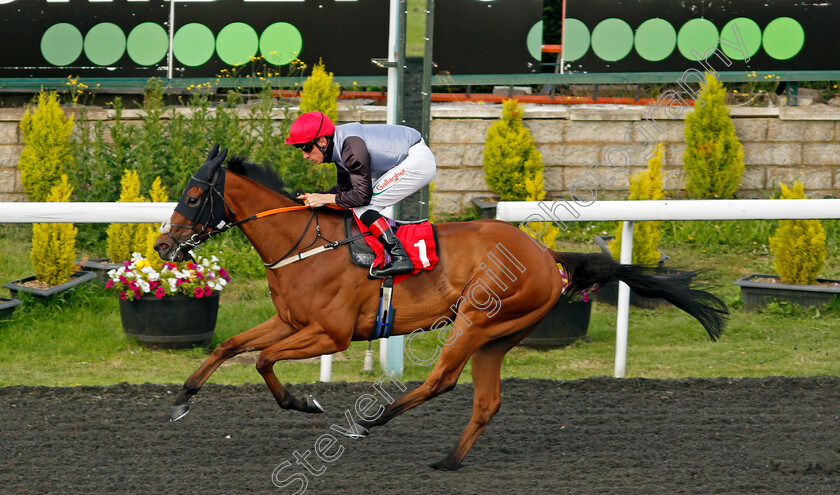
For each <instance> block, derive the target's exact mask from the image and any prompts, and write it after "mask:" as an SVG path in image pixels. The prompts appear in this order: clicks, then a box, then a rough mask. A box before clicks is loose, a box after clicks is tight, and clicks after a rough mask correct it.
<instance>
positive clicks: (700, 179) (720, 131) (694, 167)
mask: <svg viewBox="0 0 840 495" xmlns="http://www.w3.org/2000/svg"><path fill="white" fill-rule="evenodd" d="M725 97H726V88H724V87H723V85H722V84H721V83H720V82H719V81H718V80H717V79H715V77H714V76H712V75H711V74H709V73H706V82H705V86H704V89H703V92H702V93H701V94H700V98H701V99H702V100H703V102H704V104H703V105H700V104H697V105H694V111H693V112H691V113H690V114H688V115H687V116H686V118H685V144H686V147H685V153H684V154H683V162H684V163H685V174H686V183H685V192H686V195H687V196H688V197H689V198H696V199H717V198H731V197H733V196H735V193H736V192H737V191H738V186H739V185H740V184H741V178H742V177H743V175H744V147H743V146H741V143H740V141H738V136H736V135H735V124H733V123H732V118H731V117H730V116H729V107H727V106H726V103H725V101H724V99H725Z"/></svg>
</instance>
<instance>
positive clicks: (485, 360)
mask: <svg viewBox="0 0 840 495" xmlns="http://www.w3.org/2000/svg"><path fill="white" fill-rule="evenodd" d="M226 155H227V150H224V151H222V152H221V153H219V152H218V145H217V146H216V147H215V148H214V149H213V150H212V151H211V152H210V155H209V156H208V158H207V160H206V161H205V163H204V164H203V165H202V166H201V167H200V168H199V169H198V170H197V171H196V173H195V174H194V175H193V176H192V178H191V180H190V182H189V183H188V184H187V187H186V188H185V190H184V192H183V195H182V197H181V199H180V201H179V202H178V206H176V208H175V211H174V212H173V214H172V216H171V218H170V220H169V222H164V225H163V226H162V227H161V232H162V234H161V236H160V237H159V238H158V239H157V240H156V241H155V249H156V250H157V251H158V253H159V254H160V256H161V258H163V259H165V260H170V261H181V260H183V259H185V257H188V256H189V254H188V253H189V251H190V250H191V249H192V248H193V247H195V246H196V245H198V244H200V243H201V242H203V241H205V240H206V239H208V238H210V237H211V236H213V235H215V234H218V233H220V232H222V231H224V230H227V229H228V228H230V227H231V226H237V227H239V228H240V229H241V230H242V231H243V232H244V234H245V236H246V237H247V238H248V240H249V241H250V242H251V244H252V245H253V246H254V248H255V249H256V251H257V252H258V253H259V256H260V257H261V258H262V260H263V262H264V263H265V264H266V267H267V268H266V277H267V278H268V284H269V287H270V290H271V298H272V301H273V303H274V308H275V310H276V314H275V315H273V316H272V317H271V318H269V319H268V320H267V321H266V322H264V323H262V324H260V325H257V326H256V327H254V328H251V329H250V330H247V331H245V332H243V333H241V334H239V335H236V336H234V337H231V338H229V339H227V340H226V341H225V342H224V343H222V344H221V345H219V346H218V347H217V348H216V349H215V350H214V351H213V352H212V354H211V355H210V356H209V357H208V358H207V360H206V361H205V362H204V363H203V364H202V365H201V366H200V367H199V368H198V369H197V370H196V371H195V372H194V373H193V374H192V375H190V377H189V378H187V380H186V382H185V383H184V386H183V388H182V389H181V391H180V393H179V395H178V397H177V399H176V400H175V404H174V405H173V411H172V417H171V420H173V421H175V420H178V419H180V418H181V417H183V416H184V415H186V414H187V412H188V411H189V406H188V401H189V400H190V398H191V397H192V396H193V395H195V394H196V393H197V392H198V390H199V389H200V388H201V386H202V384H204V382H205V381H206V380H207V378H208V377H209V376H210V375H211V374H212V373H213V372H214V371H215V370H216V368H218V367H219V365H221V364H222V362H223V361H225V360H226V359H228V358H231V357H233V356H235V355H237V354H239V353H241V352H245V351H255V350H257V351H260V353H259V357H258V359H257V362H256V368H257V371H258V372H259V373H260V375H262V377H263V379H264V380H265V383H266V385H267V386H268V388H269V390H270V391H271V393H272V394H273V395H274V398H275V400H276V402H277V404H278V405H279V406H280V407H281V408H283V409H294V410H297V411H303V412H309V413H318V412H323V409H322V408H321V406H320V404H318V402H317V401H316V400H315V399H314V398H311V397H309V398H306V399H300V398H296V397H294V396H293V395H292V394H291V393H289V391H287V390H286V388H285V387H284V386H283V385H282V384H281V383H280V381H279V380H278V378H277V376H276V375H275V373H274V363H276V362H277V361H280V360H284V359H303V358H310V357H314V356H320V355H323V354H331V353H335V352H339V351H342V350H344V349H347V347H348V346H349V345H350V342H352V341H364V340H369V339H370V337H371V333H372V331H373V326H374V315H375V312H376V310H377V304H378V302H379V298H378V295H379V289H380V281H379V280H370V279H369V278H368V271H367V270H366V269H364V268H361V267H357V266H354V265H352V264H351V263H350V260H349V255H348V253H347V251H346V250H345V249H343V248H340V249H333V250H327V251H325V252H323V253H321V254H318V255H317V256H311V257H307V258H305V259H303V260H300V261H297V262H294V263H290V264H288V265H286V266H283V267H280V268H271V267H270V266H271V265H272V264H276V263H277V262H278V260H280V259H282V258H287V257H288V256H289V255H291V254H292V253H293V252H294V253H296V252H298V251H302V250H303V249H306V248H309V247H311V246H316V245H324V244H326V243H327V242H326V240H325V239H327V240H336V239H342V238H344V235H345V233H344V223H343V214H342V213H340V212H336V211H334V210H330V209H326V208H318V209H317V211H316V210H312V209H310V208H308V207H306V206H303V205H301V203H300V202H299V201H297V200H296V199H294V197H293V196H292V195H291V194H290V193H288V192H286V191H284V189H283V182H282V179H281V178H280V177H279V175H277V174H276V173H274V172H273V171H272V170H271V168H270V167H268V166H259V165H256V164H252V163H247V162H245V161H243V160H242V159H241V158H235V159H234V158H232V159H231V160H229V161H228V164H227V165H228V167H227V168H224V167H222V164H223V162H224V161H225V157H226ZM278 208H279V210H278ZM278 211H282V212H283V213H277V212H278ZM313 216H314V217H315V218H316V221H315V222H314V223H313V222H312V218H313ZM436 227H437V236H438V246H437V249H438V257H439V260H440V261H439V263H438V265H437V266H436V267H435V268H434V269H433V270H431V271H423V272H421V273H418V274H417V275H414V276H411V277H409V278H408V279H406V280H404V281H403V282H400V283H399V284H397V285H396V286H395V287H394V293H393V304H394V308H395V321H394V324H393V333H392V335H405V334H409V333H412V332H413V331H417V330H420V329H422V330H429V329H440V328H441V327H445V325H446V324H449V325H450V326H449V327H446V328H449V329H451V331H450V330H446V331H450V333H449V336H448V337H447V339H446V342H445V344H446V345H443V346H442V348H440V347H439V351H440V354H439V357H438V359H437V362H436V364H435V366H434V368H433V369H432V371H431V373H430V374H429V376H428V378H427V379H426V381H425V382H424V383H423V384H422V385H420V386H419V387H418V388H416V389H414V390H412V391H409V392H407V393H405V394H404V395H403V396H401V397H399V398H397V399H396V400H393V401H392V402H391V403H390V404H388V405H387V406H385V407H384V410H381V414H379V415H378V416H376V417H374V418H367V419H364V418H361V419H360V421H358V422H357V424H356V425H355V428H356V434H355V435H348V436H355V437H358V436H366V435H367V434H368V433H369V432H370V429H371V428H372V427H375V426H381V425H384V424H385V423H387V422H388V421H390V420H391V419H393V418H394V417H396V416H398V415H399V414H401V413H403V412H405V411H407V410H409V409H411V408H413V407H415V406H417V405H420V404H422V403H423V402H426V401H428V400H429V399H432V398H433V397H436V396H438V395H440V394H442V393H444V392H447V391H449V390H452V389H453V388H454V387H455V384H456V383H457V381H458V377H459V375H460V374H461V371H462V370H463V368H464V366H465V365H466V364H467V360H469V359H470V358H472V378H473V384H474V399H473V413H472V418H471V419H470V421H469V423H468V424H467V426H466V428H465V429H464V431H463V433H462V434H461V437H460V439H459V440H458V442H457V443H456V444H455V447H454V448H453V449H452V450H451V451H450V452H449V454H448V455H447V456H446V457H445V458H444V459H442V460H441V461H440V462H437V463H435V464H433V465H432V467H434V468H436V469H444V470H455V469H457V468H458V467H460V466H461V463H462V461H463V460H464V457H465V456H466V455H467V453H468V452H469V450H470V448H471V447H472V446H473V444H474V443H475V441H476V440H477V439H478V437H479V435H480V434H481V433H482V431H483V430H484V428H485V427H486V426H487V423H488V421H490V419H491V418H492V417H493V415H494V414H495V413H496V412H497V411H498V410H499V405H500V370H501V366H502V360H503V358H504V356H505V354H506V353H507V352H508V351H509V350H510V349H511V348H512V347H513V346H515V345H516V344H517V343H519V342H520V341H521V340H522V339H523V338H525V336H527V335H528V333H529V332H530V331H531V330H533V329H534V327H535V326H536V325H537V324H538V323H539V322H540V320H542V319H543V317H545V316H546V314H547V313H548V312H549V310H550V309H551V308H552V307H553V306H554V305H555V303H556V302H557V301H558V299H559V298H560V297H561V295H562V294H564V292H565V294H566V295H567V296H568V295H573V294H577V293H580V292H581V291H583V290H586V289H589V288H591V287H592V286H594V285H595V284H604V283H607V282H609V281H613V280H621V281H624V282H626V283H627V284H628V285H629V286H630V287H631V288H632V289H633V290H634V291H636V292H637V293H639V294H640V295H643V296H647V297H660V298H664V299H666V300H667V301H669V302H671V303H673V304H674V305H676V306H677V307H679V308H680V309H682V310H684V311H685V312H687V313H688V314H690V315H691V316H693V317H695V318H696V319H697V320H698V321H699V322H700V323H701V324H702V326H703V327H704V328H705V329H706V331H707V332H708V334H709V336H710V337H711V338H712V340H715V338H716V337H718V336H719V335H720V333H721V331H722V329H723V326H724V323H725V320H726V315H727V314H728V311H727V309H726V305H725V304H724V303H723V302H722V301H721V300H720V299H719V298H717V297H716V296H714V295H713V294H711V293H708V292H705V291H701V290H696V289H690V288H684V287H680V286H678V285H676V284H675V283H673V282H669V281H667V280H662V279H657V278H654V277H653V276H651V275H650V268H649V267H644V266H639V265H622V264H619V263H616V262H615V261H613V260H612V259H611V258H610V257H608V256H605V255H602V254H583V253H559V252H555V251H553V250H551V249H548V248H546V247H545V246H543V245H542V244H540V243H537V242H535V241H534V240H533V239H532V238H531V237H529V236H528V235H527V234H525V233H524V232H523V230H521V229H519V228H517V227H515V226H513V225H510V224H507V223H504V222H500V221H496V220H478V221H472V222H458V223H443V224H438V225H437V226H436ZM296 250H297V251H296ZM558 263H560V264H562V266H563V267H564V268H565V272H564V273H562V272H561V270H559V269H558ZM564 274H565V279H564V277H563V275H564ZM439 339H440V337H439ZM407 340H410V339H407ZM442 343H443V341H442ZM407 347H408V346H407ZM407 350H408V349H407Z"/></svg>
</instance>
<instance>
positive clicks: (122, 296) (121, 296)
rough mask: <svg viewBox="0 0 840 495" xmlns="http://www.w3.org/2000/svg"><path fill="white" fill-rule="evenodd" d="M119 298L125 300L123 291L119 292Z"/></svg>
mask: <svg viewBox="0 0 840 495" xmlns="http://www.w3.org/2000/svg"><path fill="white" fill-rule="evenodd" d="M120 299H122V300H123V301H125V300H126V299H125V291H122V292H120Z"/></svg>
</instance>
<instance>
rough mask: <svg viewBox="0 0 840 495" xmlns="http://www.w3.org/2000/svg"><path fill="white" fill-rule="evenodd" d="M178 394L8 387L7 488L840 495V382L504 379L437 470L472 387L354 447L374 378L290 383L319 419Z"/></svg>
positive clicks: (1, 478)
mask: <svg viewBox="0 0 840 495" xmlns="http://www.w3.org/2000/svg"><path fill="white" fill-rule="evenodd" d="M407 385H408V386H409V388H413V387H415V386H416V385H417V384H416V383H409V384H407ZM178 389H179V386H176V385H116V386H110V387H73V388H45V387H6V388H0V427H2V439H0V457H2V462H0V493H3V494H11V493H61V494H67V493H84V494H92V493H138V494H145V493H150V494H151V493H173V494H192V493H197V494H215V493H224V494H238V493H243V494H251V493H253V494H263V493H265V494H269V493H271V494H278V493H295V492H301V490H303V489H304V482H305V483H306V488H305V493H316V494H317V493H336V494H343V495H347V494H357V493H358V494H378V493H383V494H384V493H389V494H482V495H488V494H497V493H499V494H502V493H504V494H537V493H552V494H553V493H581V494H590V493H622V494H626V493H639V494H676V493H696V494H711V493H731V494H744V493H774V494H777V493H791V494H821V493H826V494H828V493H840V420H838V417H840V378H838V377H817V378H759V379H714V380H696V379H688V380H665V381H663V380H640V379H626V380H614V379H606V378H602V379H586V380H579V381H570V382H562V381H550V380H505V381H503V382H502V407H501V410H500V411H499V413H498V414H497V415H496V417H495V418H494V419H493V421H492V422H491V423H490V425H489V426H488V427H487V430H486V431H485V432H484V434H483V436H482V437H481V438H480V439H479V440H478V442H477V443H476V445H475V447H474V448H473V450H472V452H471V453H470V454H469V455H468V456H467V458H466V460H465V463H464V466H463V467H462V468H461V469H460V470H458V471H456V472H438V471H434V470H432V469H430V468H429V467H428V465H429V464H430V463H432V462H434V461H437V460H439V459H441V458H442V457H443V456H444V455H445V454H446V452H447V451H448V450H449V449H450V448H451V447H452V446H453V445H454V443H455V441H456V439H457V438H458V436H459V435H460V433H461V430H462V429H463V427H464V426H465V425H466V422H467V420H468V418H469V415H470V413H471V409H472V385H471V384H463V385H459V386H458V387H457V388H455V390H453V391H452V392H449V393H447V394H444V395H443V396H441V397H439V398H437V399H434V400H432V401H431V402H429V403H426V404H424V405H421V406H420V407H417V408H415V409H412V410H410V411H409V412H407V413H405V414H403V415H402V416H400V417H397V418H396V419H394V420H393V421H391V422H390V423H389V424H387V425H385V426H383V427H380V428H375V429H374V430H373V431H372V433H371V436H370V437H368V438H365V439H360V440H352V439H350V438H347V437H343V436H340V435H339V434H338V433H337V432H336V431H334V430H332V429H331V426H332V425H335V426H336V428H345V427H347V424H348V423H347V420H346V418H345V411H346V410H348V409H349V410H350V411H351V414H355V413H354V412H352V411H353V408H354V404H355V402H356V400H357V398H359V397H360V396H362V395H363V394H367V393H375V391H374V390H373V389H372V387H371V385H370V384H365V383H353V384H347V383H329V384H320V383H318V384H308V385H296V386H293V387H291V388H290V390H291V392H292V393H293V394H295V395H298V396H303V395H305V394H313V395H315V396H316V397H317V398H318V399H319V400H320V402H321V404H322V405H323V406H324V408H325V409H326V410H327V412H326V414H320V415H314V414H304V413H300V412H291V411H283V410H281V409H279V408H278V407H277V405H276V404H275V402H274V399H273V398H272V397H271V394H270V393H269V392H268V389H267V388H266V387H265V386H264V385H261V384H260V385H256V384H255V385H245V386H219V385H212V384H211V385H206V386H205V387H204V388H203V389H202V390H201V391H200V392H199V394H198V395H197V396H196V397H195V398H194V399H193V402H192V412H191V413H190V414H189V415H188V416H186V417H185V418H184V419H182V420H181V421H179V422H177V423H170V422H169V421H168V418H169V406H170V404H171V403H172V401H173V400H174V397H175V394H176V393H177V391H178ZM386 390H388V389H386ZM390 390H391V391H392V392H393V389H390ZM380 397H381V395H380ZM382 400H384V398H383V399H382ZM330 435H333V436H332V437H331V436H330ZM331 438H335V440H336V441H335V442H333V441H332V440H331ZM319 442H320V443H319ZM316 443H317V444H318V445H317V446H316ZM316 448H317V449H318V452H320V453H321V454H322V455H323V456H324V457H325V458H327V459H329V461H328V462H325V461H324V460H322V459H321V458H319V457H318V455H316ZM307 451H309V452H308V454H307ZM295 452H297V455H295ZM298 459H304V461H303V462H301V464H297V462H298ZM284 463H285V467H283V466H284ZM307 463H308V467H307V466H305V465H304V464H307ZM273 481H274V482H275V483H277V484H278V485H281V486H276V485H275V484H274V483H273ZM284 482H286V483H288V484H287V486H282V485H283V483H284ZM301 493H303V492H301Z"/></svg>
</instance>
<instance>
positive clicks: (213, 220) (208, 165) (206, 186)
mask: <svg viewBox="0 0 840 495" xmlns="http://www.w3.org/2000/svg"><path fill="white" fill-rule="evenodd" d="M226 156H227V149H224V150H222V152H221V153H220V152H219V145H218V144H217V145H216V146H214V147H213V149H212V150H210V154H209V155H207V160H206V161H205V162H204V164H203V165H202V166H201V167H200V168H199V169H198V170H197V171H196V172H195V174H193V176H192V177H191V178H190V181H189V183H187V187H186V188H185V189H184V193H183V194H182V195H181V199H180V201H178V205H177V206H175V211H174V212H173V213H172V217H170V219H169V221H168V222H164V223H163V225H161V227H160V233H161V235H160V237H158V238H157V240H156V241H155V250H156V251H157V252H158V254H159V255H160V257H161V258H163V259H165V260H167V261H182V260H184V259H185V258H189V257H190V251H191V250H192V249H193V248H194V247H196V246H198V245H199V244H201V243H202V242H203V241H205V240H207V238H208V237H209V236H210V232H213V231H214V230H217V229H221V228H222V227H223V226H224V225H226V224H227V223H230V221H231V220H230V219H229V218H228V214H227V211H226V209H225V200H224V193H225V169H223V168H222V163H223V162H224V161H225V157H226Z"/></svg>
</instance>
